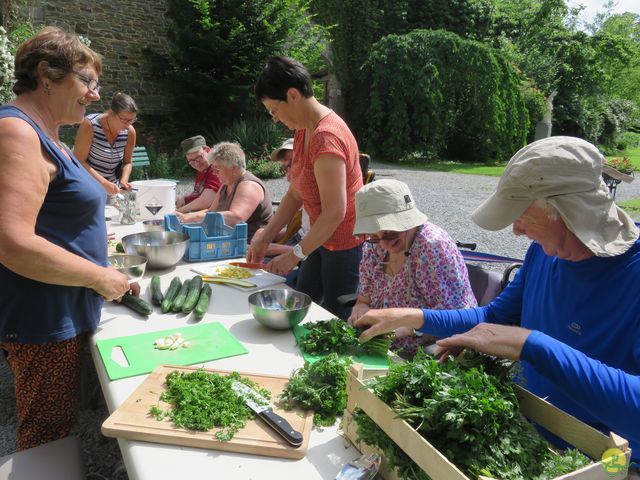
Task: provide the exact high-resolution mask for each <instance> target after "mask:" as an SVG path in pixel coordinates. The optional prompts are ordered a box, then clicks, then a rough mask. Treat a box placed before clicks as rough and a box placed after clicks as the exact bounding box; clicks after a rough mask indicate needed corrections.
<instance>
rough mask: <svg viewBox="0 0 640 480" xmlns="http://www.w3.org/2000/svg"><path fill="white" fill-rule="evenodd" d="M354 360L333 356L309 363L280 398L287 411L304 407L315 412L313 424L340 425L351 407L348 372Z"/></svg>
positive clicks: (292, 378)
mask: <svg viewBox="0 0 640 480" xmlns="http://www.w3.org/2000/svg"><path fill="white" fill-rule="evenodd" d="M350 365H351V360H350V359H349V358H345V357H339V356H338V355H337V354H335V353H330V354H329V355H327V356H326V357H324V358H321V359H320V360H318V361H316V362H314V363H309V362H306V363H305V365H304V367H303V368H300V369H298V370H296V371H295V372H294V373H293V374H292V375H291V378H290V379H289V383H288V384H287V386H286V387H285V389H284V391H283V392H282V395H281V396H280V398H281V399H282V400H283V403H284V408H286V409H287V410H291V409H293V408H295V407H296V406H300V407H302V408H304V409H305V410H313V411H314V416H313V423H314V425H317V426H329V425H333V424H334V423H335V422H336V417H338V416H340V415H342V413H343V411H344V409H345V407H346V406H347V371H348V369H349V366H350Z"/></svg>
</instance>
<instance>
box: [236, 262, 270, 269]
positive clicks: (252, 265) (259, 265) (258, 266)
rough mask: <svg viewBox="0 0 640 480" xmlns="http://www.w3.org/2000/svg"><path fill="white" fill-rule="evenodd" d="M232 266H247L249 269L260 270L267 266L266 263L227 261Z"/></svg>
mask: <svg viewBox="0 0 640 480" xmlns="http://www.w3.org/2000/svg"><path fill="white" fill-rule="evenodd" d="M229 265H231V266H233V267H242V268H248V269H249V270H262V269H263V268H264V267H266V266H267V264H266V263H247V262H229Z"/></svg>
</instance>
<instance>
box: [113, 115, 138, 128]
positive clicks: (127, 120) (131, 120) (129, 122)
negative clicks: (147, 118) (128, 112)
mask: <svg viewBox="0 0 640 480" xmlns="http://www.w3.org/2000/svg"><path fill="white" fill-rule="evenodd" d="M116 115H118V114H117V113H116ZM118 118H119V119H120V121H121V122H122V123H124V124H127V125H133V124H134V123H136V122H137V121H138V117H133V118H122V117H121V116H120V115H118Z"/></svg>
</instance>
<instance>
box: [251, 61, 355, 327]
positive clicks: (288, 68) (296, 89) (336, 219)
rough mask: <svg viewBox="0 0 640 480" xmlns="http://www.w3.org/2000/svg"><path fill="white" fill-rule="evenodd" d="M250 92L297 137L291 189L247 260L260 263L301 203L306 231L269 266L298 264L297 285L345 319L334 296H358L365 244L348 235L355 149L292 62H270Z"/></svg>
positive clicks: (284, 269)
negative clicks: (306, 220)
mask: <svg viewBox="0 0 640 480" xmlns="http://www.w3.org/2000/svg"><path fill="white" fill-rule="evenodd" d="M255 93H256V97H257V98H258V100H259V101H260V102H262V104H263V105H264V106H265V108H266V109H267V110H268V111H269V113H270V114H271V116H272V117H273V120H274V121H276V122H282V123H284V124H285V125H286V126H287V127H288V128H289V129H291V130H295V137H294V143H293V144H294V149H293V164H292V169H291V175H290V177H291V184H290V186H289V190H288V191H287V193H286V194H285V195H284V197H283V198H282V202H281V203H280V206H279V207H278V210H277V211H276V214H275V215H274V217H273V219H272V220H271V221H270V222H269V224H268V225H267V226H266V227H265V228H264V230H262V231H261V232H260V233H259V234H256V235H255V236H254V238H253V240H252V242H251V246H250V247H249V251H248V253H247V258H248V260H249V261H250V262H256V261H258V262H259V261H262V259H263V258H264V256H265V252H266V249H267V246H268V245H269V243H270V242H271V241H272V240H273V238H274V237H275V236H276V235H277V233H278V232H279V231H280V229H281V228H282V227H284V226H285V225H286V224H287V223H288V222H289V220H290V219H291V217H292V216H293V215H294V214H295V213H296V212H297V211H298V210H299V209H300V207H301V206H303V205H304V209H305V211H306V212H308V214H309V218H310V220H311V230H309V233H307V235H305V237H304V238H303V239H302V240H301V241H300V243H299V244H297V245H296V246H295V247H294V248H293V250H292V251H291V252H289V253H285V254H283V255H279V256H277V257H275V258H274V259H273V260H272V261H271V262H269V263H268V267H267V268H268V269H269V270H270V271H272V272H274V273H278V274H286V273H288V272H289V271H291V270H292V269H293V268H294V267H295V266H296V265H298V263H299V262H300V261H302V263H301V264H300V273H299V276H298V281H297V284H296V288H297V289H298V290H299V291H301V292H304V293H306V294H308V295H309V296H310V297H311V298H312V299H313V301H314V302H316V303H319V304H321V305H322V306H323V307H324V308H326V309H327V310H329V311H330V312H331V313H333V314H334V315H336V316H338V317H340V318H342V319H345V320H346V319H347V318H348V317H349V314H350V310H351V309H350V308H347V307H344V306H342V305H340V303H339V302H338V300H337V297H339V296H340V295H344V294H352V293H355V292H356V291H357V289H358V265H359V263H360V258H361V255H362V239H359V238H357V237H354V236H353V226H354V224H355V219H356V214H355V205H354V198H355V193H356V192H357V191H358V190H359V189H360V187H362V172H361V170H360V163H359V161H358V144H357V143H356V140H355V138H354V137H353V134H352V133H351V131H350V130H349V127H347V125H346V123H344V121H343V120H342V119H341V118H340V117H339V116H338V115H337V114H336V113H335V112H334V111H333V110H331V109H330V108H328V107H325V106H324V105H322V104H321V103H320V102H318V101H317V100H316V99H315V98H314V96H313V90H312V86H311V76H310V75H309V72H308V71H307V69H306V68H305V67H304V66H303V65H302V64H301V63H300V62H298V61H296V60H293V59H291V58H287V57H273V58H271V59H270V60H269V62H268V63H267V66H266V68H265V70H264V72H262V74H261V75H260V78H259V79H258V81H257V82H256V86H255Z"/></svg>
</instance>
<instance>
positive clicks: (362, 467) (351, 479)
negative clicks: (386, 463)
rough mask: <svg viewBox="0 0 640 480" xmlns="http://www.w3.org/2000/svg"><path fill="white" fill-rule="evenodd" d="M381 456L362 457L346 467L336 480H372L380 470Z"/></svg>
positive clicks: (373, 454) (341, 470)
mask: <svg viewBox="0 0 640 480" xmlns="http://www.w3.org/2000/svg"><path fill="white" fill-rule="evenodd" d="M380 461H381V458H380V455H376V454H375V453H372V454H369V455H362V456H361V457H360V458H356V459H355V460H352V461H351V462H349V463H347V464H346V465H344V466H343V467H342V468H341V469H340V472H338V475H337V476H336V478H335V480H371V479H373V478H374V477H375V476H376V474H377V473H378V470H379V469H380Z"/></svg>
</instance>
